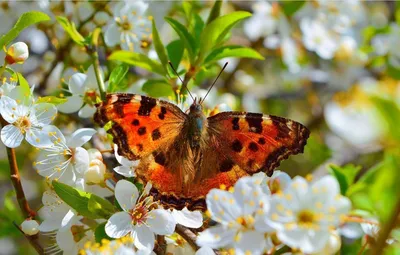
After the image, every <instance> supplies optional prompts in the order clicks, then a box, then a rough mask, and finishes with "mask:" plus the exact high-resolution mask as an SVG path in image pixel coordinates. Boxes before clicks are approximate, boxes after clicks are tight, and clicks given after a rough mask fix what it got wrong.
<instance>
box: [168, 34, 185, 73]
mask: <svg viewBox="0 0 400 255" xmlns="http://www.w3.org/2000/svg"><path fill="white" fill-rule="evenodd" d="M166 49H167V54H168V59H169V61H171V63H172V65H173V66H174V67H175V68H176V69H178V66H179V63H180V62H181V59H182V56H183V43H182V41H181V40H180V39H178V40H175V41H172V42H170V43H169V44H168V45H167V47H166Z"/></svg>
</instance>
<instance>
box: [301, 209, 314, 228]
mask: <svg viewBox="0 0 400 255" xmlns="http://www.w3.org/2000/svg"><path fill="white" fill-rule="evenodd" d="M315 220H316V218H315V215H314V213H313V212H312V211H310V210H302V211H300V212H299V213H298V214H297V221H298V222H299V224H303V225H310V224H313V223H314V221H315Z"/></svg>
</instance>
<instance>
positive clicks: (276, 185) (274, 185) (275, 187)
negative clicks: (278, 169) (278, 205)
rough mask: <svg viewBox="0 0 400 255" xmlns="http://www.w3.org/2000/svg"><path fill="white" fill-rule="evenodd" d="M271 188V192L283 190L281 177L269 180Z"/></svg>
mask: <svg viewBox="0 0 400 255" xmlns="http://www.w3.org/2000/svg"><path fill="white" fill-rule="evenodd" d="M268 186H269V189H270V190H271V194H275V193H278V192H279V191H280V190H281V182H280V181H279V179H277V178H275V179H273V180H272V181H269V182H268Z"/></svg>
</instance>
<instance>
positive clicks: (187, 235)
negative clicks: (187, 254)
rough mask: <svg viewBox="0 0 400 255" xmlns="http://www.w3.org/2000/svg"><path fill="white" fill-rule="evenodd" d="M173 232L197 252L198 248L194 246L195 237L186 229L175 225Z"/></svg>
mask: <svg viewBox="0 0 400 255" xmlns="http://www.w3.org/2000/svg"><path fill="white" fill-rule="evenodd" d="M175 232H176V233H178V234H179V235H180V236H181V237H182V238H183V239H185V240H186V242H188V244H189V245H190V246H191V247H192V248H193V249H194V250H195V251H197V250H198V249H199V248H200V247H199V246H198V245H197V244H196V239H197V236H196V235H195V234H194V233H193V232H192V231H191V230H190V229H188V228H186V227H184V226H182V225H179V224H177V225H176V228H175Z"/></svg>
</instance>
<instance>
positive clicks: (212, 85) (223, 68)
mask: <svg viewBox="0 0 400 255" xmlns="http://www.w3.org/2000/svg"><path fill="white" fill-rule="evenodd" d="M227 65H228V62H226V63H225V65H224V67H222V69H221V71H220V72H219V74H218V76H217V78H215V80H214V82H213V83H212V84H211V87H210V88H209V89H208V91H207V93H206V95H205V96H204V98H203V99H202V100H201V102H199V104H202V103H203V102H204V100H205V99H206V97H207V96H208V93H210V91H211V89H212V88H213V87H214V85H215V83H216V82H217V80H218V78H219V76H221V74H222V72H223V71H224V70H225V67H226V66H227Z"/></svg>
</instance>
